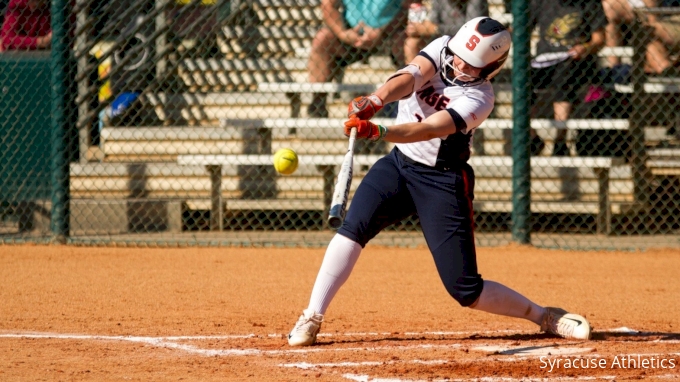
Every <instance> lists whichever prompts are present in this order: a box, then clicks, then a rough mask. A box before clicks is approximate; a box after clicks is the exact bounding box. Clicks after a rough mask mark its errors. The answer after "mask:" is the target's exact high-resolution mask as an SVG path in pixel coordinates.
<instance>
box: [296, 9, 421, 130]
mask: <svg viewBox="0 0 680 382" xmlns="http://www.w3.org/2000/svg"><path fill="white" fill-rule="evenodd" d="M341 6H342V8H343V11H342V12H341ZM407 7H408V0H374V1H364V0H322V1H321V12H322V14H323V21H324V23H325V25H324V26H323V27H321V29H319V31H318V32H317V34H316V36H315V37H314V41H313V42H312V49H311V52H310V55H309V64H308V70H309V82H311V83H319V82H329V81H330V80H331V79H332V78H335V77H336V76H337V74H338V73H339V71H340V70H342V68H344V67H345V66H347V65H350V64H351V63H353V62H356V61H359V60H363V59H366V58H368V57H370V56H371V55H374V54H376V53H378V52H385V53H387V52H390V53H391V56H392V60H393V62H394V64H395V65H396V66H398V65H403V64H404V54H403V46H404V38H405V34H404V29H405V25H406V10H407ZM326 97H327V94H326V93H316V94H314V96H313V98H312V102H311V104H310V105H309V109H308V115H309V116H310V117H316V118H326V117H328V110H327V108H326Z"/></svg>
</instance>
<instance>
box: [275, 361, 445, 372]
mask: <svg viewBox="0 0 680 382" xmlns="http://www.w3.org/2000/svg"><path fill="white" fill-rule="evenodd" d="M399 363H414V364H419V365H443V364H446V363H449V361H447V360H443V359H435V360H421V359H411V360H399V361H363V362H335V363H328V362H326V363H309V362H296V363H280V364H278V365H277V366H281V367H290V368H298V369H305V370H307V369H315V368H322V367H361V366H383V365H396V364H399Z"/></svg>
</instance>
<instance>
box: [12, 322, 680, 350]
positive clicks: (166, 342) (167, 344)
mask: <svg viewBox="0 0 680 382" xmlns="http://www.w3.org/2000/svg"><path fill="white" fill-rule="evenodd" d="M609 331H610V332H634V333H640V332H637V331H634V330H632V329H628V328H615V329H610V330H609ZM481 333H484V334H498V333H526V331H518V330H499V331H470V332H464V331H456V332H443V331H432V332H404V333H403V334H402V335H408V336H423V335H439V336H460V335H475V334H481ZM367 335H375V336H379V335H384V336H385V335H393V336H395V335H400V334H399V333H378V332H375V333H372V332H367V333H328V334H327V335H326V336H327V337H344V336H348V337H354V336H367ZM282 336H283V335H282V334H275V333H274V334H268V335H256V334H252V333H251V334H233V335H214V336H207V335H202V336H161V337H145V336H104V335H87V334H59V333H39V332H38V333H36V332H23V333H0V338H33V339H71V340H98V341H125V342H134V343H144V344H148V345H151V346H155V347H162V348H170V349H177V350H182V351H185V352H187V353H191V354H198V355H204V356H248V355H282V354H283V355H285V354H297V353H303V354H304V353H321V352H347V351H381V350H391V351H392V350H393V351H399V350H413V349H435V348H457V347H460V346H461V345H460V344H446V345H430V344H423V345H404V346H380V347H351V348H323V347H312V348H301V349H286V350H261V349H257V348H250V349H204V348H200V347H197V346H194V345H188V344H181V343H177V342H178V341H197V340H233V339H251V338H252V339H261V338H264V337H269V338H271V337H276V338H280V337H282ZM657 341H658V342H661V343H665V342H666V341H659V340H655V341H654V342H657ZM672 341H675V340H672ZM650 342H651V341H650ZM565 345H566V344H565Z"/></svg>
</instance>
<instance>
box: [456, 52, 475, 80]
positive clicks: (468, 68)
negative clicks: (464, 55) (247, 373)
mask: <svg viewBox="0 0 680 382" xmlns="http://www.w3.org/2000/svg"><path fill="white" fill-rule="evenodd" d="M453 66H455V68H456V69H457V70H458V71H459V72H461V73H462V74H466V76H461V77H462V78H461V80H463V81H466V80H468V81H472V80H474V79H477V78H479V75H480V74H481V73H482V69H480V68H477V67H475V66H472V65H470V64H468V63H467V62H465V61H463V60H462V59H461V58H460V57H458V56H457V55H455V54H454V55H453ZM470 77H471V78H470Z"/></svg>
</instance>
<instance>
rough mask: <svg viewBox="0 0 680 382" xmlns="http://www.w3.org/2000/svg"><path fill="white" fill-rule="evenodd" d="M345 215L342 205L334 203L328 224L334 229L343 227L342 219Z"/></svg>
mask: <svg viewBox="0 0 680 382" xmlns="http://www.w3.org/2000/svg"><path fill="white" fill-rule="evenodd" d="M343 215H344V213H343V211H342V205H340V204H336V205H334V206H333V207H331V210H330V213H329V214H328V225H329V226H330V227H331V228H333V229H338V228H340V227H342V220H343V218H344V216H343Z"/></svg>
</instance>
